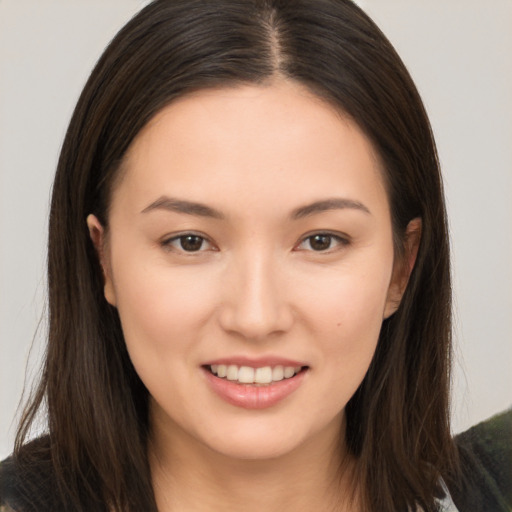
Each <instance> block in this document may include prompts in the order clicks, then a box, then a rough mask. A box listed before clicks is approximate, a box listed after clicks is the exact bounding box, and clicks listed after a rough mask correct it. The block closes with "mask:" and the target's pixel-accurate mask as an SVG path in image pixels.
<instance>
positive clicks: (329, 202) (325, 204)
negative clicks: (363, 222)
mask: <svg viewBox="0 0 512 512" xmlns="http://www.w3.org/2000/svg"><path fill="white" fill-rule="evenodd" d="M347 208H348V209H351V210H359V211H361V212H364V213H367V214H369V215H371V212H370V210H369V209H368V208H367V207H366V206H365V205H364V204H363V203H361V202H359V201H354V200H353V199H345V198H338V197H333V198H330V199H323V200H321V201H315V202H314V203H311V204H307V205H305V206H300V207H299V208H296V209H295V210H293V212H292V214H291V217H292V219H302V218H304V217H308V216H310V215H314V214H316V213H322V212H326V211H329V210H344V209H347Z"/></svg>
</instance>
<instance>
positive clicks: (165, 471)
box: [149, 422, 357, 512]
mask: <svg viewBox="0 0 512 512" xmlns="http://www.w3.org/2000/svg"><path fill="white" fill-rule="evenodd" d="M339 423H340V422H338V423H337V425H332V426H331V427H330V428H329V429H328V431H325V432H324V431H322V432H320V433H318V435H317V436H315V437H314V438H312V439H310V440H309V441H308V443H307V444H305V445H303V446H300V447H298V448H297V449H295V450H294V451H293V452H291V453H287V454H286V455H282V456H279V457H276V458H272V459H263V460H262V459H250V460H247V459H240V458H233V457H230V456H226V455H223V454H221V453H218V452H215V451H213V450H212V449H210V448H209V447H207V446H205V445H204V444H201V443H199V442H197V441H196V440H193V439H186V437H187V436H188V434H186V433H185V432H183V431H182V432H181V433H180V434H181V436H176V432H173V434H172V435H169V433H168V432H159V431H158V429H154V430H153V435H152V438H151V442H150V447H149V460H150V465H151V472H152V479H153V486H154V490H155V497H156V501H157V505H158V510H159V512H174V511H181V510H187V512H196V511H201V512H213V511H219V510H244V511H245V512H253V511H261V510H265V511H266V512H274V511H276V512H277V511H279V512H288V511H290V512H291V511H294V512H306V511H308V512H309V511H311V510H322V511H326V512H328V511H334V510H336V511H349V510H350V511H352V510H357V508H356V507H354V502H353V501H352V499H351V498H352V497H354V496H355V493H354V492H353V491H354V487H353V480H352V479H351V475H352V474H353V470H354V466H355V462H354V460H353V459H352V458H351V457H350V456H349V455H348V454H347V453H346V451H345V450H344V445H343V444H342V443H341V442H340V440H341V439H343V438H344V436H343V425H342V429H341V431H340V424H339ZM177 437H181V438H180V439H178V438H177Z"/></svg>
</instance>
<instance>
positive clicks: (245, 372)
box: [238, 366, 259, 384]
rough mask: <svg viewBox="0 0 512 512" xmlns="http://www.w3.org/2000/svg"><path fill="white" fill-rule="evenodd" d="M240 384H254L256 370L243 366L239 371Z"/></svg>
mask: <svg viewBox="0 0 512 512" xmlns="http://www.w3.org/2000/svg"><path fill="white" fill-rule="evenodd" d="M258 369H259V368H258ZM238 382H242V383H243V384H252V383H253V382H254V368H250V367H249V366H241V367H240V369H239V370H238Z"/></svg>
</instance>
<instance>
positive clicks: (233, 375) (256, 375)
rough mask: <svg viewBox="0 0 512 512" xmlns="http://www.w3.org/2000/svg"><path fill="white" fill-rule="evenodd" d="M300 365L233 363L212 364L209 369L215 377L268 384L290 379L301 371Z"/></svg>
mask: <svg viewBox="0 0 512 512" xmlns="http://www.w3.org/2000/svg"><path fill="white" fill-rule="evenodd" d="M301 369H302V367H301V366H295V367H294V366H281V365H277V366H274V367H271V366H263V367H261V368H252V367H250V366H237V365H235V364H230V365H225V364H212V365H211V366H210V370H211V372H212V373H213V374H214V375H217V377H221V378H226V379H227V380H231V381H238V382H239V383H240V384H270V383H271V382H279V381H280V380H283V379H290V378H291V377H293V376H294V375H296V374H297V373H299V372H300V371H301Z"/></svg>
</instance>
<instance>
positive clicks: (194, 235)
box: [162, 232, 215, 254]
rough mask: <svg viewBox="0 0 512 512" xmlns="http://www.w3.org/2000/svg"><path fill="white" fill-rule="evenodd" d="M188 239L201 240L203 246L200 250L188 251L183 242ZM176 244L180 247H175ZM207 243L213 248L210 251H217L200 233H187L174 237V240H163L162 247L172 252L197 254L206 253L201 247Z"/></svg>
mask: <svg viewBox="0 0 512 512" xmlns="http://www.w3.org/2000/svg"><path fill="white" fill-rule="evenodd" d="M186 238H196V239H200V240H201V246H200V248H199V250H192V251H188V250H187V249H185V248H184V247H183V242H184V240H185V239H186ZM174 243H176V244H179V246H176V245H174ZM205 243H206V244H209V245H210V246H211V247H212V248H211V249H210V250H215V249H213V244H212V243H211V242H210V241H209V240H208V238H207V237H205V236H204V235H201V234H199V233H194V232H187V233H181V234H179V235H176V236H173V237H172V238H167V239H165V240H163V241H162V246H163V247H165V248H168V249H171V250H175V251H177V252H182V253H185V254H196V253H201V252H205V251H204V250H201V247H202V246H203V245H204V244H205Z"/></svg>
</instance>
